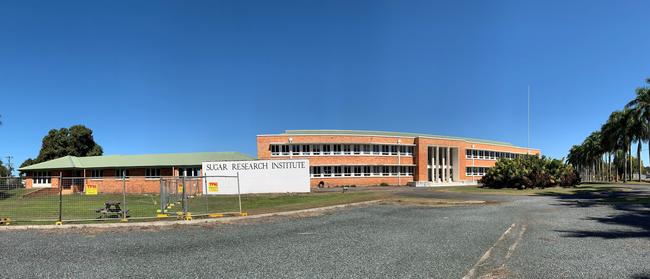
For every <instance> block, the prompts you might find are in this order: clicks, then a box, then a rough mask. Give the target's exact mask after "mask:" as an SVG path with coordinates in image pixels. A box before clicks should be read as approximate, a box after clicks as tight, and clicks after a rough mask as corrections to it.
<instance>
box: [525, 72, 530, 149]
mask: <svg viewBox="0 0 650 279" xmlns="http://www.w3.org/2000/svg"><path fill="white" fill-rule="evenodd" d="M527 147H528V150H527V152H526V153H528V155H530V85H528V146H527Z"/></svg>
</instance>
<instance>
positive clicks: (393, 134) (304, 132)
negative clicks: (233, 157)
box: [284, 130, 514, 147]
mask: <svg viewBox="0 0 650 279" xmlns="http://www.w3.org/2000/svg"><path fill="white" fill-rule="evenodd" d="M284 134H285V135H341V136H388V137H413V138H416V137H425V138H440V139H451V140H463V141H469V142H475V143H486V144H498V145H507V146H513V147H514V145H513V144H512V143H509V142H501V141H493V140H482V139H474V138H464V137H450V136H439V135H429V134H419V133H402V132H385V131H365V130H286V131H284Z"/></svg>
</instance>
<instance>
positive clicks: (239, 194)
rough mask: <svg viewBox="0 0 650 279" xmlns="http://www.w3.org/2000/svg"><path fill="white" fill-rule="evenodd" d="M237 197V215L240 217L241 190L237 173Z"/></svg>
mask: <svg viewBox="0 0 650 279" xmlns="http://www.w3.org/2000/svg"><path fill="white" fill-rule="evenodd" d="M237 197H238V198H239V214H240V215H241V213H242V210H241V189H240V188H239V172H237Z"/></svg>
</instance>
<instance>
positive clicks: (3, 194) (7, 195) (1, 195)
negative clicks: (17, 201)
mask: <svg viewBox="0 0 650 279" xmlns="http://www.w3.org/2000/svg"><path fill="white" fill-rule="evenodd" d="M13 196H14V193H12V192H10V191H0V200H6V199H8V198H11V197H13Z"/></svg>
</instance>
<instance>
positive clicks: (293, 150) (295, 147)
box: [291, 144, 300, 155]
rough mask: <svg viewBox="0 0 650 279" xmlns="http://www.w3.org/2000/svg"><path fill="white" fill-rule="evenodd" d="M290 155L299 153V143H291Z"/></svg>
mask: <svg viewBox="0 0 650 279" xmlns="http://www.w3.org/2000/svg"><path fill="white" fill-rule="evenodd" d="M291 155H300V145H297V144H294V145H291Z"/></svg>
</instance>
